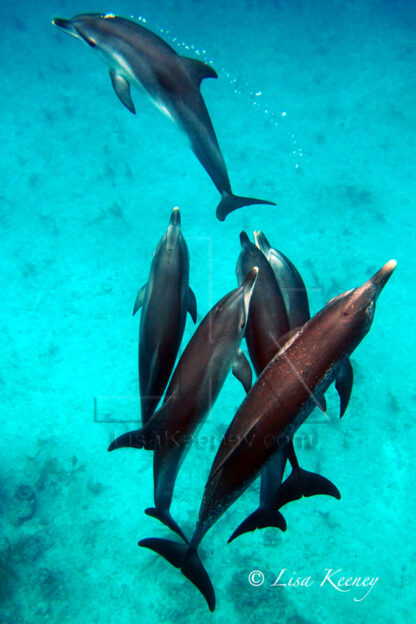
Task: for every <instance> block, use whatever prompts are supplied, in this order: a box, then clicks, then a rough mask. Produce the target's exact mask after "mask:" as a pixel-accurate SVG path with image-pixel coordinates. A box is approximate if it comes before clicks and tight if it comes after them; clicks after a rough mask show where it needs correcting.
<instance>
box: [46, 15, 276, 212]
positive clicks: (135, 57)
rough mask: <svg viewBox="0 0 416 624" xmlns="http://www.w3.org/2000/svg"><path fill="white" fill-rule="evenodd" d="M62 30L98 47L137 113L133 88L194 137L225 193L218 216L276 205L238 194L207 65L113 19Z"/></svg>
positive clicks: (79, 20)
mask: <svg viewBox="0 0 416 624" xmlns="http://www.w3.org/2000/svg"><path fill="white" fill-rule="evenodd" d="M52 23H53V24H54V25H55V26H58V27H59V28H61V29H62V30H64V31H66V32H68V33H70V34H71V35H74V36H75V37H78V38H79V39H81V40H82V41H84V42H85V43H87V44H88V45H89V46H90V47H92V48H94V50H96V51H97V52H98V54H99V55H100V56H101V57H102V58H103V60H104V61H105V62H106V64H107V65H108V66H109V68H110V77H111V82H112V85H113V87H114V90H115V92H116V95H117V96H118V98H119V99H120V100H121V102H122V103H123V104H124V105H125V106H126V107H127V108H128V110H129V111H131V112H132V113H134V112H135V108H134V104H133V101H132V99H131V95H130V85H134V86H135V87H137V88H138V89H140V90H142V89H144V90H145V91H146V92H147V93H148V94H149V96H150V98H151V99H152V100H153V102H154V103H155V104H156V106H157V107H158V108H159V109H161V110H162V111H163V112H164V113H165V114H167V115H168V116H169V117H170V118H171V119H172V120H173V121H174V122H175V123H177V125H178V126H179V127H180V128H181V129H182V130H183V131H184V132H185V134H186V135H187V136H188V138H189V140H190V143H191V147H192V150H193V152H194V154H195V156H196V157H197V158H198V160H199V161H200V163H201V164H202V166H203V167H204V169H205V170H206V172H207V173H208V175H209V176H210V178H211V180H212V181H213V182H214V184H215V186H216V187H217V189H218V191H219V192H220V194H221V201H220V203H219V204H218V207H217V217H218V219H219V220H220V221H223V220H224V219H225V217H226V216H227V214H229V213H230V212H232V211H233V210H236V209H237V208H241V207H242V206H248V205H250V204H271V205H274V203H273V202H269V201H265V200H262V199H254V198H252V197H239V196H237V195H233V193H232V190H231V184H230V180H229V178H228V173H227V168H226V166H225V162H224V159H223V156H222V154H221V150H220V147H219V145H218V141H217V137H216V135H215V131H214V128H213V126H212V123H211V119H210V117H209V114H208V111H207V109H206V106H205V103H204V100H203V99H202V96H201V91H200V85H201V81H202V80H203V79H204V78H216V77H217V74H216V72H215V70H214V69H213V68H212V67H211V66H210V65H206V64H205V63H203V62H201V61H199V60H196V59H192V58H187V57H184V56H179V54H177V53H176V52H175V50H174V49H173V48H171V47H170V46H169V45H168V44H167V43H166V42H165V41H163V39H161V38H160V37H159V36H158V35H156V34H155V33H153V32H151V31H150V30H148V29H147V28H144V27H143V26H141V25H140V24H137V23H136V22H133V21H131V20H128V19H124V18H123V17H118V16H116V15H112V14H107V15H101V14H98V13H97V14H95V13H94V14H86V15H76V16H75V17H73V18H72V19H70V20H66V19H61V18H59V17H56V18H55V19H54V20H53V22H52Z"/></svg>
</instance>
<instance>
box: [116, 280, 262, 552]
mask: <svg viewBox="0 0 416 624" xmlns="http://www.w3.org/2000/svg"><path fill="white" fill-rule="evenodd" d="M257 272H258V271H257V268H253V270H252V271H251V272H250V273H249V275H248V276H247V279H246V280H245V281H244V283H243V284H242V285H241V286H240V287H239V288H236V289H234V290H233V291H231V292H230V293H228V294H227V295H226V296H225V297H223V298H222V299H221V300H220V301H219V302H218V303H217V304H216V305H215V306H214V307H213V308H212V310H211V311H210V312H209V313H208V314H207V316H206V317H205V318H204V320H203V321H202V322H201V324H200V325H199V327H198V328H197V330H196V331H195V333H194V335H193V336H192V338H191V340H190V342H189V344H188V345H187V347H186V349H185V351H184V352H183V354H182V356H181V358H180V360H179V362H178V364H177V366H176V369H175V371H174V373H173V376H172V379H171V382H170V384H169V387H168V389H167V391H166V397H167V398H166V399H165V401H164V403H163V405H162V407H161V408H160V409H159V410H158V411H157V412H155V414H154V415H153V416H152V418H151V419H150V420H149V421H148V422H147V424H146V425H145V426H144V427H143V429H139V430H137V431H131V432H130V433H125V434H124V435H122V436H120V437H119V438H117V439H116V440H114V442H112V444H111V445H110V447H109V449H108V450H109V451H112V450H114V449H117V448H122V447H134V448H143V447H144V448H147V449H154V454H153V475H154V500H155V507H154V508H149V509H147V510H146V513H147V514H148V515H151V516H153V517H154V518H158V519H159V520H161V521H162V522H163V523H164V524H166V525H167V526H168V527H170V528H171V529H172V530H173V531H175V532H176V533H178V535H180V536H181V537H182V538H183V539H184V540H185V541H186V537H185V535H184V533H183V532H182V530H181V529H180V528H179V526H178V525H177V523H176V522H175V520H174V519H173V518H172V516H171V514H170V511H169V509H170V505H171V501H172V495H173V489H174V486H175V481H176V477H177V474H178V472H179V469H180V467H181V464H182V461H183V460H184V458H185V455H186V452H187V450H188V449H189V446H190V443H191V440H192V438H193V436H194V434H195V432H196V430H197V428H198V427H199V426H200V425H201V424H202V422H203V419H204V417H205V416H206V414H207V413H208V412H209V410H210V409H211V408H212V406H213V405H214V403H215V401H216V399H217V396H218V394H219V392H220V390H221V388H222V386H223V384H224V381H225V378H226V377H227V375H228V372H229V370H230V368H231V367H232V366H233V373H234V374H235V375H236V377H237V378H238V379H240V381H241V382H242V383H243V386H244V388H245V390H246V392H248V390H249V389H250V387H251V368H250V365H249V363H248V361H247V359H246V357H245V356H244V355H243V352H242V351H241V350H240V343H241V340H242V338H243V335H244V330H245V327H246V322H247V317H248V313H249V306H250V299H251V297H252V293H253V289H254V285H255V283H256V278H257Z"/></svg>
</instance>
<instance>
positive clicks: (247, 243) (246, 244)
mask: <svg viewBox="0 0 416 624" xmlns="http://www.w3.org/2000/svg"><path fill="white" fill-rule="evenodd" d="M240 243H241V248H242V249H248V248H249V246H250V239H249V237H248V236H247V234H246V232H240Z"/></svg>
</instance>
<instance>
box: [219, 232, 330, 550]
mask: <svg viewBox="0 0 416 624" xmlns="http://www.w3.org/2000/svg"><path fill="white" fill-rule="evenodd" d="M255 240H256V244H257V246H256V245H254V244H253V243H251V242H250V241H249V239H248V236H247V234H246V233H245V232H241V234H240V241H241V246H242V249H241V253H240V256H239V259H238V263H237V278H238V281H239V282H241V281H242V280H243V279H244V277H245V275H246V273H247V271H249V270H250V268H251V267H252V265H257V266H258V267H259V275H258V279H257V286H256V291H255V294H254V296H253V300H252V303H251V308H250V318H249V321H248V324H247V330H246V336H245V338H246V342H247V347H248V352H249V354H250V359H251V361H252V363H253V366H254V370H255V371H256V374H257V375H259V374H260V373H261V372H262V371H263V370H264V369H265V367H266V366H267V364H268V363H269V362H270V360H271V359H272V358H273V356H274V355H275V354H276V353H277V352H278V351H279V349H281V348H282V347H283V345H284V343H285V342H287V340H288V339H289V338H290V336H291V335H293V333H294V331H296V330H297V329H298V328H299V327H301V326H302V325H304V324H305V323H306V322H307V321H308V320H309V319H310V312H309V302H308V296H307V293H306V288H305V284H304V282H303V280H302V278H301V276H300V273H299V272H298V270H297V269H296V267H295V266H294V265H293V263H292V262H291V261H290V260H289V258H287V257H286V256H285V255H284V254H282V253H281V252H279V251H277V250H275V249H273V248H272V247H271V246H270V245H269V243H268V241H267V239H266V237H265V236H264V234H263V233H262V232H256V233H255ZM315 401H316V407H318V408H319V409H321V410H323V411H325V409H326V406H325V399H324V396H323V395H322V397H320V398H318V397H315ZM288 459H289V461H290V464H291V466H292V474H291V475H290V477H289V478H288V479H287V480H286V481H285V483H284V484H282V485H281V482H282V479H283V473H284V470H285V466H286V462H287V460H288ZM316 494H326V495H329V496H333V497H335V498H338V499H339V498H340V497H341V495H340V493H339V491H338V489H337V487H336V486H335V485H334V484H333V483H331V482H330V481H329V480H328V479H326V478H325V477H322V476H321V475H318V474H315V473H313V472H308V471H307V470H304V469H302V468H300V466H299V463H298V460H297V458H296V454H295V449H294V446H293V442H292V440H289V441H288V444H287V445H286V446H285V447H284V448H282V449H280V450H279V451H277V452H276V453H275V455H274V456H273V458H272V459H271V460H270V461H269V462H268V463H267V465H266V466H265V467H264V469H263V471H262V474H261V486H260V504H259V507H258V509H256V511H254V512H253V513H252V514H251V515H250V516H249V517H248V518H246V520H244V522H242V523H241V524H240V526H239V527H238V528H237V529H236V530H235V531H234V533H233V534H232V536H231V537H230V539H229V540H228V541H229V542H231V541H232V540H234V539H235V538H236V537H238V536H239V535H241V534H242V533H246V532H247V531H254V530H255V529H260V528H265V527H270V526H274V527H277V528H279V529H281V530H282V531H285V530H286V521H285V519H284V518H283V516H282V514H281V513H280V512H279V511H278V509H279V507H277V506H276V500H279V501H284V503H283V502H282V504H281V505H280V506H283V504H285V503H288V502H290V501H292V500H296V499H298V498H301V496H313V495H316ZM278 496H279V498H278Z"/></svg>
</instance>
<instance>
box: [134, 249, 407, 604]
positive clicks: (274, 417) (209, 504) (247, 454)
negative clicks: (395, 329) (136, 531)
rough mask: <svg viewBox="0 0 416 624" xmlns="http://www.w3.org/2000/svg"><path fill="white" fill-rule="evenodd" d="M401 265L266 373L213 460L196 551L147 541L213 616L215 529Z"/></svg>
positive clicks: (310, 331)
mask: <svg viewBox="0 0 416 624" xmlns="http://www.w3.org/2000/svg"><path fill="white" fill-rule="evenodd" d="M395 266H396V262H395V260H390V262H388V263H387V264H385V265H384V266H383V267H382V268H381V269H380V270H379V271H378V272H377V273H376V274H375V275H374V276H373V277H372V278H371V279H369V280H368V281H367V282H365V283H364V284H363V285H362V286H361V287H359V288H355V289H353V290H349V291H347V292H345V293H343V294H341V295H339V296H338V297H335V298H334V299H332V300H331V301H330V302H328V304H327V305H326V306H325V307H324V308H323V309H322V310H321V311H320V312H318V314H316V315H315V316H314V317H313V318H312V319H311V320H310V321H308V322H307V323H306V324H305V325H304V326H303V327H302V328H301V329H299V330H298V331H297V332H296V333H295V334H294V335H293V337H292V338H291V339H290V340H289V341H288V342H287V343H286V345H285V346H284V347H283V349H281V351H279V353H278V354H277V355H276V356H275V357H274V358H273V360H272V361H271V362H270V364H269V365H268V366H267V367H266V368H265V370H264V371H263V372H262V373H261V375H260V376H259V378H258V379H257V381H256V383H255V384H254V386H253V387H252V389H251V390H250V392H249V393H248V394H247V396H246V398H245V399H244V401H243V403H242V404H241V406H240V408H239V409H238V411H237V413H236V415H235V417H234V419H233V421H232V423H231V425H230V426H229V428H228V430H227V432H226V434H225V436H224V438H223V440H222V442H221V445H220V447H219V449H218V452H217V454H216V457H215V459H214V462H213V465H212V468H211V472H210V475H209V477H208V481H207V484H206V486H205V491H204V496H203V499H202V503H201V507H200V511H199V518H198V523H197V526H196V529H195V532H194V534H193V536H192V539H191V542H190V544H183V543H179V542H174V541H171V540H165V539H159V538H148V539H144V540H141V541H140V542H139V545H140V546H144V547H146V548H150V549H151V550H153V551H155V552H157V553H158V554H160V555H162V556H163V557H164V558H165V559H167V561H169V562H170V563H171V564H172V565H174V566H175V567H177V568H179V569H180V570H181V572H182V573H183V574H184V575H185V576H186V577H187V578H188V579H189V580H190V581H191V582H192V583H194V585H196V587H197V588H198V589H199V590H200V591H201V593H202V594H203V595H204V597H205V599H206V600H207V603H208V606H209V608H210V609H211V611H212V610H213V609H214V608H215V594H214V590H213V587H212V584H211V581H210V579H209V576H208V574H207V572H206V570H205V568H204V567H203V565H202V562H201V560H200V559H199V556H198V547H199V544H200V542H201V540H202V538H203V537H204V535H205V533H206V532H207V531H208V529H209V528H210V527H211V526H212V525H213V524H214V523H215V522H216V521H217V520H218V518H220V517H221V516H222V515H223V513H224V512H225V511H226V510H227V509H228V508H229V507H230V506H231V505H232V504H233V503H234V501H235V500H236V499H237V498H238V497H239V496H241V494H242V493H243V492H244V491H245V490H246V489H247V488H248V486H249V485H250V484H251V483H252V482H253V481H254V479H255V478H256V477H257V475H258V474H259V473H260V471H261V470H262V469H263V467H264V466H265V465H266V463H267V462H268V461H269V460H270V458H271V457H272V456H273V454H274V453H276V451H278V450H279V449H281V448H283V447H285V446H286V445H287V442H288V440H290V439H291V438H292V437H293V434H294V432H295V431H296V430H297V429H298V428H299V427H300V426H301V424H302V423H303V422H304V421H305V419H306V418H307V417H308V416H309V414H310V413H311V411H312V410H313V409H314V407H315V399H314V397H315V396H316V395H317V396H320V395H322V394H323V393H324V392H325V391H326V389H327V388H328V387H329V385H330V384H331V383H332V382H333V381H334V378H335V375H336V373H337V370H338V367H339V365H340V364H341V363H342V361H343V360H344V359H345V358H346V357H348V356H349V355H350V354H351V353H352V351H354V349H355V348H356V347H357V346H358V345H359V343H360V342H361V341H362V340H363V338H364V337H365V335H366V334H367V332H368V331H369V329H370V327H371V323H372V320H373V317H374V311H375V303H376V300H377V297H378V295H379V294H380V292H381V290H382V289H383V287H384V286H385V284H386V282H387V280H388V279H389V277H390V276H391V274H392V272H393V271H394V268H395Z"/></svg>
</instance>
